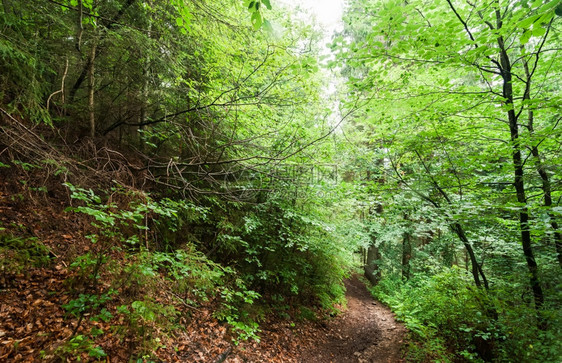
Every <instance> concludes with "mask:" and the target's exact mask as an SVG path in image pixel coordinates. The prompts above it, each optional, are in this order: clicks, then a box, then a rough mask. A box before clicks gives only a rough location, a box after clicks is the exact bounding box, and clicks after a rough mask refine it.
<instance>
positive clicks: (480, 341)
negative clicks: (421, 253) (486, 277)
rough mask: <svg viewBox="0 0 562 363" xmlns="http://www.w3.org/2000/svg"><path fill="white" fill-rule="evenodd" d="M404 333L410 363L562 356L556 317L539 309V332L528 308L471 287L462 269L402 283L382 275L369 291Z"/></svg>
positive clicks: (500, 293) (553, 359)
mask: <svg viewBox="0 0 562 363" xmlns="http://www.w3.org/2000/svg"><path fill="white" fill-rule="evenodd" d="M371 292H372V293H373V295H374V296H375V297H377V298H378V299H380V300H381V301H383V302H384V303H386V304H388V305H389V306H390V307H391V308H392V310H393V311H394V312H395V313H396V316H397V318H398V319H399V320H401V321H403V322H404V323H405V325H406V327H407V328H408V330H409V332H410V338H411V339H410V343H409V346H408V360H409V361H412V362H428V361H431V362H485V361H493V362H514V361H517V362H553V363H554V362H557V361H558V359H559V358H560V352H562V345H561V343H560V342H561V341H562V340H561V338H562V334H561V332H560V329H559V327H560V326H561V325H560V323H561V321H560V320H561V319H560V316H557V317H556V315H557V314H556V311H557V310H556V306H555V305H553V306H550V307H548V308H546V309H545V311H544V314H545V315H546V314H548V315H549V319H550V325H549V328H548V329H546V330H539V329H538V328H537V324H536V321H534V320H533V319H532V318H529V317H532V316H533V308H532V306H527V305H521V304H518V305H516V303H515V302H514V300H512V298H513V296H509V295H508V294H509V292H508V291H505V290H502V289H501V288H496V289H492V290H490V291H489V292H486V291H485V290H483V289H478V288H475V287H474V286H473V285H472V284H471V283H470V279H469V277H468V276H467V273H466V272H465V271H462V270H460V269H458V268H449V269H445V270H444V271H443V272H440V273H437V274H435V275H433V276H423V275H418V276H416V277H414V278H412V279H411V280H410V281H408V282H406V283H403V282H402V281H401V279H400V278H399V277H396V278H392V277H387V278H385V279H383V280H382V281H381V282H380V283H379V284H378V285H377V286H375V287H372V288H371Z"/></svg>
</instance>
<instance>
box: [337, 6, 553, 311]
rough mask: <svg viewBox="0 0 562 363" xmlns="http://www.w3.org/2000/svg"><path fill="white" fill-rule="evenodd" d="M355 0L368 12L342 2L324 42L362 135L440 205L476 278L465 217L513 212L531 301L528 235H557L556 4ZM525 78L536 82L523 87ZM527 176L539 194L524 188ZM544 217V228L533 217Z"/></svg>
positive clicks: (534, 280)
mask: <svg viewBox="0 0 562 363" xmlns="http://www.w3.org/2000/svg"><path fill="white" fill-rule="evenodd" d="M354 4H355V5H353V8H355V7H359V8H363V9H376V10H377V11H376V13H375V14H374V15H373V16H368V15H359V14H365V13H359V12H357V13H355V12H353V11H350V13H349V15H348V17H347V20H346V24H347V29H350V30H349V31H347V33H346V32H344V33H343V34H342V35H341V36H340V37H339V38H336V41H335V47H336V49H338V50H339V52H340V56H339V58H340V59H341V60H342V61H343V62H345V65H346V67H347V68H346V69H350V70H351V71H350V72H348V73H347V75H348V80H349V82H348V84H349V92H350V93H351V95H356V96H358V97H362V98H365V99H367V100H369V106H368V110H367V115H366V121H368V123H366V122H362V123H363V124H366V125H367V126H366V127H368V128H369V130H370V131H369V132H371V133H372V134H373V136H371V137H376V138H378V139H381V140H385V142H384V146H383V147H384V148H386V149H388V150H389V152H388V155H389V159H390V160H392V167H393V169H394V177H395V178H396V179H397V180H398V181H400V182H401V183H402V184H403V185H405V186H406V187H407V188H408V189H410V190H412V191H414V192H415V193H416V194H417V195H418V197H419V198H420V199H422V200H425V201H426V202H428V203H430V204H432V205H434V207H436V208H438V209H440V210H441V212H442V213H443V214H444V215H445V216H446V218H447V220H448V221H449V224H450V226H451V229H452V231H453V233H455V234H456V235H457V236H458V238H459V239H460V240H461V241H462V242H463V244H464V245H465V247H466V249H467V252H468V254H469V256H470V259H471V261H472V266H473V267H472V270H473V276H474V280H475V283H476V284H477V285H479V284H480V282H479V275H481V277H482V278H483V280H484V284H487V282H486V278H485V277H484V275H483V268H482V262H479V261H477V259H476V254H475V253H474V252H473V250H474V246H473V245H474V244H473V243H471V242H470V241H469V238H468V236H469V235H474V236H478V233H479V232H478V230H479V228H477V227H476V225H474V223H475V221H477V220H482V221H485V222H484V223H485V225H489V226H490V227H493V226H494V225H495V227H493V228H500V224H498V222H499V221H500V220H502V219H503V220H505V218H506V217H507V218H509V219H511V218H514V217H516V218H517V223H518V229H519V241H520V243H521V247H522V248H521V252H522V255H523V257H524V259H525V261H526V265H527V271H528V274H529V286H530V287H531V289H532V291H533V296H534V302H535V307H536V309H537V311H540V310H541V308H542V305H543V304H544V299H545V297H544V291H543V287H542V284H541V281H540V279H541V278H540V272H539V266H538V257H537V255H536V245H537V243H538V241H537V239H538V237H539V236H552V238H551V239H552V240H554V241H557V238H558V237H557V236H558V233H559V232H558V230H559V228H558V223H557V221H556V219H557V218H559V217H558V216H557V213H556V212H555V210H556V209H553V208H556V207H554V205H553V204H552V202H551V201H552V198H551V197H549V194H550V193H551V192H552V191H550V188H549V187H550V186H551V185H552V184H551V183H550V179H551V178H559V177H560V170H559V168H556V165H557V164H556V163H557V160H559V157H560V153H559V150H555V148H553V147H552V145H551V144H550V143H549V141H548V140H552V139H553V138H557V137H559V135H560V131H559V127H558V123H559V117H558V116H557V112H558V110H559V95H558V94H557V92H556V91H555V90H556V89H558V86H557V85H556V82H554V83H551V82H550V81H549V79H550V77H551V75H552V74H555V72H557V70H559V69H560V67H561V65H560V62H559V60H558V58H559V57H556V54H557V52H558V49H559V47H558V46H557V45H558V44H559V35H558V33H559V31H558V29H559V25H558V24H559V22H558V19H559V18H558V17H556V15H555V9H556V7H557V5H558V4H557V3H556V2H550V3H546V4H543V3H542V2H541V1H536V2H533V3H530V2H528V1H524V0H523V1H517V2H514V3H503V2H500V1H491V2H490V1H481V2H480V1H478V2H464V3H463V2H456V1H447V2H445V3H439V4H438V3H435V2H426V1H408V2H406V3H404V2H400V1H358V2H354ZM353 8H352V9H353ZM366 14H369V12H367V13H366ZM366 17H368V18H366ZM369 23H372V26H371V27H370V28H369V27H365V26H364V25H365V24H369ZM356 69H360V70H361V71H360V72H358V71H355V72H353V71H354V70H356ZM533 84H540V85H542V87H539V88H537V89H536V91H534V92H533V88H532V87H531V86H532V85H533ZM529 92H531V93H529ZM531 94H532V96H531ZM525 115H527V120H525V119H524V117H525ZM364 127H365V126H364ZM539 134H540V136H539ZM541 150H544V152H541ZM507 160H511V161H510V165H511V166H510V168H511V176H509V174H508V172H509V169H508V168H507V165H508V164H506V162H507ZM530 160H535V161H534V163H535V167H534V168H531V167H530V166H531V165H530V164H531V161H530ZM537 184H538V185H539V186H540V190H541V191H542V193H541V194H540V198H543V199H544V202H543V203H541V202H540V198H537V196H536V195H534V194H533V195H531V194H530V192H529V191H530V190H534V189H535V188H536V187H535V186H536V185H537ZM555 193H556V194H557V195H558V194H559V193H560V191H559V190H557V191H556V192H555ZM442 204H444V205H446V208H443V207H442ZM470 209H473V210H472V211H471V210H470ZM477 211H481V212H477ZM479 213H480V214H479ZM508 215H509V217H508ZM543 216H544V218H546V220H547V221H548V223H547V225H546V226H548V228H546V226H545V225H544V224H542V222H541V221H540V220H537V219H542V218H543ZM463 223H464V224H466V223H468V224H469V226H470V228H469V231H468V232H467V231H465V228H464V227H463V226H462V224H463ZM504 238H506V239H507V240H509V238H510V235H509V234H505V237H504ZM553 245H554V246H556V243H554V244H553ZM558 250H559V248H558V247H556V253H558ZM544 261H545V263H549V262H547V261H548V260H544Z"/></svg>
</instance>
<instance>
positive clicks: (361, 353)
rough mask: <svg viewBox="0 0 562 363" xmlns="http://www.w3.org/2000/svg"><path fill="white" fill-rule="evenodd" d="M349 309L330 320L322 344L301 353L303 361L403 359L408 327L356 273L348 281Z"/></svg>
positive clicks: (380, 361)
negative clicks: (397, 318) (375, 298)
mask: <svg viewBox="0 0 562 363" xmlns="http://www.w3.org/2000/svg"><path fill="white" fill-rule="evenodd" d="M345 287H346V288H347V301H348V302H347V308H348V310H347V311H346V312H345V313H343V314H341V315H340V316H338V317H337V318H336V319H334V320H332V321H330V322H328V323H327V324H326V326H325V328H324V333H325V336H324V337H319V340H320V342H319V344H317V345H316V346H315V347H313V348H312V349H310V350H307V351H305V352H303V353H302V356H301V358H300V359H299V361H300V362H318V363H327V362H333V363H340V362H341V363H347V362H359V363H367V362H375V363H383V362H384V363H387V362H388V363H390V362H391V363H396V362H404V359H402V346H403V342H404V336H405V333H406V329H405V328H404V326H402V325H401V324H399V323H397V322H396V320H395V319H394V315H393V313H392V312H391V311H390V309H389V308H387V307H386V306H384V305H382V304H381V303H380V302H377V301H375V300H374V299H373V297H372V296H371V294H370V293H369V291H367V288H366V287H365V285H364V284H363V283H362V282H361V281H359V279H358V278H357V276H353V277H352V278H350V279H348V280H347V281H346V282H345Z"/></svg>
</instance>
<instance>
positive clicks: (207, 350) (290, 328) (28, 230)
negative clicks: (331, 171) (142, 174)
mask: <svg viewBox="0 0 562 363" xmlns="http://www.w3.org/2000/svg"><path fill="white" fill-rule="evenodd" d="M1 179H2V178H1V177H0V225H1V226H5V227H6V228H4V229H5V231H3V233H7V232H10V233H13V234H14V235H19V234H23V235H32V236H34V238H36V241H39V242H40V243H41V244H42V245H44V246H46V247H47V248H48V250H49V251H50V254H52V257H53V259H52V262H51V263H50V264H49V265H48V266H45V267H41V268H35V267H31V266H27V267H26V269H25V271H21V272H18V273H16V274H6V272H5V271H1V272H0V361H2V362H4V361H6V362H8V361H9V362H33V361H36V362H37V361H56V356H57V353H56V352H57V351H58V352H60V351H61V349H63V347H65V346H66V345H67V344H68V343H65V342H68V340H69V339H70V338H71V337H72V336H73V335H74V333H73V329H74V327H75V326H76V324H77V322H76V318H74V317H72V316H69V315H68V314H67V313H66V312H65V310H64V309H63V307H62V306H63V305H64V304H67V303H68V302H69V301H70V300H71V299H72V298H73V295H72V294H71V293H70V291H69V286H68V283H69V281H72V279H73V277H74V275H75V274H76V272H75V271H73V270H72V269H70V268H69V265H70V261H72V258H71V257H72V256H75V255H78V254H82V253H84V251H87V250H88V245H89V244H88V243H87V242H88V241H86V239H85V238H84V237H83V235H85V234H86V233H85V231H86V230H87V221H85V220H83V219H82V218H79V216H78V215H76V214H69V213H65V212H64V211H63V209H64V205H62V204H58V203H54V201H53V200H50V201H47V200H43V201H42V203H41V202H38V203H33V202H32V203H29V202H23V201H22V202H18V201H19V199H17V198H11V197H10V196H12V195H15V193H14V191H13V190H9V189H11V188H9V187H8V186H7V184H6V183H3V182H2V180H1ZM2 186H4V187H2ZM39 204H42V207H39ZM4 254H5V253H4ZM9 257H10V256H8V255H6V256H3V255H2V254H1V253H0V259H1V258H5V259H6V258H7V259H8V260H9ZM115 261H116V262H117V263H120V262H119V261H120V260H119V259H118V256H116V257H115ZM103 283H104V284H105V283H106V282H105V281H104V282H103ZM345 286H346V289H347V300H348V302H347V310H345V311H344V312H342V313H341V314H339V315H338V316H337V317H335V318H321V319H320V320H317V321H310V320H296V321H295V320H291V319H280V318H279V317H275V316H270V317H269V318H268V319H266V320H265V321H263V322H262V323H261V324H260V328H261V332H260V333H259V336H260V338H261V341H255V340H248V341H244V342H240V344H239V345H235V344H233V343H232V334H231V333H230V332H229V329H228V326H227V325H226V324H225V323H224V322H221V321H218V320H217V319H216V318H215V317H214V316H213V312H214V311H215V310H216V309H217V308H218V306H217V303H216V302H212V301H210V302H208V303H202V304H201V305H200V306H199V307H198V308H197V309H194V308H188V307H185V306H183V305H181V304H180V305H176V309H177V311H178V312H179V313H180V318H179V321H178V323H179V324H181V326H182V327H183V328H182V329H180V330H176V331H174V332H169V333H159V329H160V328H159V327H157V326H155V327H153V328H152V329H150V328H151V327H150V326H147V327H146V329H148V331H147V332H146V333H147V334H150V335H152V334H157V335H155V336H156V337H158V339H161V343H160V347H159V348H157V349H155V350H152V353H153V355H154V357H155V358H156V359H157V361H159V362H186V361H189V362H211V363H219V362H221V363H222V362H225V363H240V362H295V363H300V362H311V363H314V362H319V363H330V362H334V363H338V362H359V363H360V362H365V363H366V362H393V363H394V362H402V361H403V359H402V358H401V357H402V347H403V345H404V337H405V332H406V331H405V328H404V327H403V326H402V325H400V324H399V323H397V322H396V321H395V320H394V316H393V314H392V312H391V311H390V310H389V309H388V308H387V307H385V306H383V305H382V304H381V303H379V302H376V301H375V300H374V299H373V297H372V296H371V294H370V293H369V292H368V291H367V288H366V287H365V285H364V284H363V283H362V282H361V281H360V280H359V278H358V277H357V276H353V277H352V278H350V279H348V280H346V281H345ZM122 295H124V293H123V294H122ZM158 299H160V300H161V301H160V300H159V301H160V302H161V303H162V304H174V300H172V299H167V297H166V296H161V297H159V298H158ZM122 303H123V301H122V297H115V298H114V301H112V302H110V303H108V304H107V308H108V310H110V311H111V312H113V314H114V316H115V317H114V319H113V320H112V321H109V322H102V321H99V322H93V321H90V320H87V321H86V320H84V322H83V323H82V327H80V330H79V331H78V333H80V334H85V335H87V334H88V331H90V330H91V329H92V328H94V327H96V328H100V329H102V330H103V331H105V332H107V333H106V334H104V335H102V336H100V337H98V338H97V339H96V341H95V344H96V345H99V346H101V347H102V348H103V349H104V351H105V352H106V353H107V357H105V359H104V361H107V362H112V363H113V362H127V361H129V359H130V357H131V356H134V354H135V352H138V351H139V348H140V347H139V344H142V343H143V341H144V340H143V339H144V338H143V339H139V338H138V337H135V336H131V335H130V334H125V333H121V334H120V333H118V332H119V330H118V329H119V328H122V329H127V328H128V325H127V323H126V322H124V321H122V320H123V318H122V317H121V316H120V315H119V314H118V313H117V312H116V306H117V305H119V304H122ZM129 328H130V327H129ZM116 329H117V330H116ZM139 340H141V342H140V343H139ZM74 358H81V359H83V360H85V361H90V360H91V357H88V356H87V355H86V353H82V354H79V355H78V356H75V357H74Z"/></svg>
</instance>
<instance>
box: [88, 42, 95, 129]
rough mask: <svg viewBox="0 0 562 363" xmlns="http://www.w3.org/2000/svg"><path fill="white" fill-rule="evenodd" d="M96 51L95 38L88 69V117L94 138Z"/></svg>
mask: <svg viewBox="0 0 562 363" xmlns="http://www.w3.org/2000/svg"><path fill="white" fill-rule="evenodd" d="M96 49H97V41H96V39H95V38H94V39H93V40H92V48H91V49H90V59H91V62H90V65H89V67H88V115H89V120H90V137H91V138H94V137H95V136H96V114H95V103H94V101H95V100H94V94H95V90H96V87H95V83H96V78H95V60H96Z"/></svg>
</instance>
